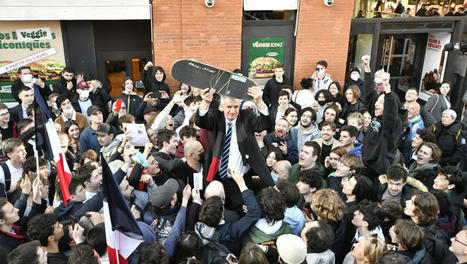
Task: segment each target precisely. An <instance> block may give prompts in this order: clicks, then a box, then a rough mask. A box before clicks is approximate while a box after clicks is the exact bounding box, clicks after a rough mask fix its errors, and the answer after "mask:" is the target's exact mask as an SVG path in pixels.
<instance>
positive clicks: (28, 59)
mask: <svg viewBox="0 0 467 264" xmlns="http://www.w3.org/2000/svg"><path fill="white" fill-rule="evenodd" d="M56 53H57V51H56V50H55V48H50V49H46V50H44V51H41V52H38V53H35V54H33V55H30V56H27V57H25V58H22V59H19V60H17V61H14V62H12V63H9V64H6V65H3V66H0V74H2V73H4V72H8V71H11V70H14V69H18V68H19V67H21V66H24V65H28V64H29V63H32V62H35V61H38V60H42V59H44V58H47V57H50V56H52V55H55V54H56Z"/></svg>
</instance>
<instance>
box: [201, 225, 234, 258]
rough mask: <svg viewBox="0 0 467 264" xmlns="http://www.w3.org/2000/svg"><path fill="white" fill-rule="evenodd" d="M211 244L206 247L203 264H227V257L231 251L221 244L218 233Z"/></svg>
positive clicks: (211, 240)
mask: <svg viewBox="0 0 467 264" xmlns="http://www.w3.org/2000/svg"><path fill="white" fill-rule="evenodd" d="M208 240H209V243H208V244H206V245H205V246H204V250H203V260H204V261H203V263H204V264H225V263H227V260H226V257H227V255H228V254H229V253H230V250H229V249H228V248H227V247H226V246H224V245H222V244H221V243H220V242H219V233H218V232H217V231H216V232H215V233H214V235H213V236H212V238H211V239H208Z"/></svg>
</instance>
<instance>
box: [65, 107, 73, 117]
mask: <svg viewBox="0 0 467 264" xmlns="http://www.w3.org/2000/svg"><path fill="white" fill-rule="evenodd" d="M74 111H75V110H74V109H73V108H69V109H63V113H64V114H65V115H66V116H72V115H73V112H74Z"/></svg>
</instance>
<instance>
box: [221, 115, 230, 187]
mask: <svg viewBox="0 0 467 264" xmlns="http://www.w3.org/2000/svg"><path fill="white" fill-rule="evenodd" d="M231 139H232V123H230V122H229V123H227V133H226V134H225V142H224V150H223V151H222V156H221V166H220V168H219V175H220V176H221V179H224V178H227V170H228V168H229V154H230V140H231Z"/></svg>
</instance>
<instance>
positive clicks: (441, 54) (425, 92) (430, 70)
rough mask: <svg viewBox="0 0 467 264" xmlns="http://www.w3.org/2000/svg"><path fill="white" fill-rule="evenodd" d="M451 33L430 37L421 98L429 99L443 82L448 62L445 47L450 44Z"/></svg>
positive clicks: (424, 65) (431, 35) (436, 34)
mask: <svg viewBox="0 0 467 264" xmlns="http://www.w3.org/2000/svg"><path fill="white" fill-rule="evenodd" d="M450 39H451V33H449V32H438V33H431V34H429V35H428V40H427V45H426V52H425V60H424V62H423V70H422V81H421V83H420V92H421V93H420V97H421V98H422V99H425V100H426V99H428V97H429V95H430V94H431V92H432V91H433V90H434V89H436V88H437V87H438V86H439V84H440V82H441V81H442V80H443V76H444V69H445V65H446V61H447V53H446V52H445V51H444V45H445V44H447V43H449V41H450Z"/></svg>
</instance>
